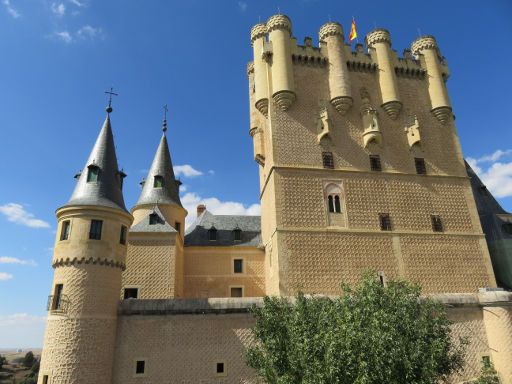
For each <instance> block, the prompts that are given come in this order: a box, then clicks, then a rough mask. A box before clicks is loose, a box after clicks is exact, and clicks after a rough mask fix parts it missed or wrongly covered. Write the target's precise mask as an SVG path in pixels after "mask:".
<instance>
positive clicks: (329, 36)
mask: <svg viewBox="0 0 512 384" xmlns="http://www.w3.org/2000/svg"><path fill="white" fill-rule="evenodd" d="M319 38H320V41H321V42H325V43H326V45H327V55H328V56H329V64H330V65H329V92H330V98H331V100H330V102H331V104H332V105H333V106H334V107H335V108H336V110H337V111H338V112H340V113H341V114H345V113H346V112H347V111H348V110H349V109H350V107H351V106H352V104H353V99H352V92H351V88H350V77H349V73H348V68H347V64H346V63H347V57H346V55H345V50H344V46H343V45H344V44H343V41H344V35H343V28H342V26H341V25H340V24H339V23H327V24H324V25H323V26H322V27H321V28H320V32H319Z"/></svg>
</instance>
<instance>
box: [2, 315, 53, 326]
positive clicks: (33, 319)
mask: <svg viewBox="0 0 512 384" xmlns="http://www.w3.org/2000/svg"><path fill="white" fill-rule="evenodd" d="M45 320H46V316H33V315H29V314H28V313H14V314H12V315H4V316H0V327H8V326H11V325H30V324H40V323H44V322H45Z"/></svg>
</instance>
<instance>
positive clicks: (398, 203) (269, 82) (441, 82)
mask: <svg viewBox="0 0 512 384" xmlns="http://www.w3.org/2000/svg"><path fill="white" fill-rule="evenodd" d="M251 43H252V47H253V52H254V61H253V62H252V63H250V64H249V65H248V77H249V85H250V91H249V92H250V111H251V115H250V116H251V120H250V124H251V125H250V134H251V136H252V138H253V141H254V157H255V160H256V161H257V162H258V165H259V166H258V168H259V174H260V199H261V206H262V242H263V244H264V245H265V252H266V256H267V257H266V289H267V293H268V294H280V295H291V294H293V293H294V292H296V291H297V290H299V289H301V290H303V291H305V292H308V293H323V294H337V293H339V292H340V283H341V281H345V282H354V281H355V280H356V279H357V277H358V276H360V274H361V273H362V272H363V271H364V270H365V269H372V270H375V271H377V272H378V273H379V274H380V276H381V278H382V280H383V282H385V280H386V279H387V278H398V277H404V278H407V279H410V280H413V281H417V282H419V283H421V284H422V286H423V290H424V292H425V293H453V292H476V291H477V289H478V288H480V287H495V286H496V282H495V279H494V274H493V271H492V266H491V263H490V259H489V253H488V250H487V246H486V243H485V238H484V235H483V233H482V228H481V226H480V222H479V219H478V213H477V210H476V207H475V202H474V198H473V196H472V192H471V186H470V182H469V179H468V177H467V174H466V171H465V167H464V160H463V157H462V153H461V150H460V144H459V140H458V136H457V133H456V130H455V125H454V120H453V116H452V109H451V105H450V101H449V98H448V93H447V89H446V80H447V78H448V75H449V71H448V66H447V64H446V60H445V59H444V58H443V57H442V56H441V54H440V51H439V48H438V46H437V43H436V40H435V39H434V38H433V37H431V36H424V37H421V38H419V39H417V40H416V41H414V42H413V44H412V52H411V50H405V51H404V54H403V57H399V56H398V55H397V53H396V52H395V51H394V50H393V49H392V43H391V35H390V33H389V32H388V31H387V30H384V29H376V30H374V31H372V32H370V33H368V35H367V36H366V45H367V51H364V50H363V46H362V45H361V44H357V45H356V47H355V51H353V50H352V49H351V46H350V45H348V44H345V43H344V33H343V29H342V27H341V25H340V24H338V23H327V24H325V25H323V26H322V27H321V28H320V31H319V46H314V45H313V40H312V39H311V38H309V37H306V38H305V39H304V44H303V45H299V44H297V40H296V39H295V37H293V34H292V23H291V21H290V19H289V18H288V17H286V16H285V15H275V16H272V17H270V18H269V19H268V21H267V23H266V24H257V25H256V26H254V27H253V29H252V30H251Z"/></svg>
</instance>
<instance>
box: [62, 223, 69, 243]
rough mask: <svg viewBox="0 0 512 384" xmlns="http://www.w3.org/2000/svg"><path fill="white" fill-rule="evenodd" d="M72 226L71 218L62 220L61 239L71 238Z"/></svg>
mask: <svg viewBox="0 0 512 384" xmlns="http://www.w3.org/2000/svg"><path fill="white" fill-rule="evenodd" d="M70 226H71V222H70V221H69V220H65V221H63V222H62V227H61V229H60V240H61V241H62V240H67V239H69V229H70Z"/></svg>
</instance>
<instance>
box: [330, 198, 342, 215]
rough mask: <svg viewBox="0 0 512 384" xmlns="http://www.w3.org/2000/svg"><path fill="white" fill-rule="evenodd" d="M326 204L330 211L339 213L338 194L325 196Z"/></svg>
mask: <svg viewBox="0 0 512 384" xmlns="http://www.w3.org/2000/svg"><path fill="white" fill-rule="evenodd" d="M327 204H328V206H329V212H330V213H341V203H340V197H339V196H338V195H329V196H327Z"/></svg>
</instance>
